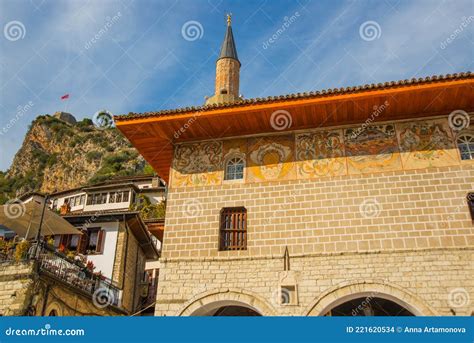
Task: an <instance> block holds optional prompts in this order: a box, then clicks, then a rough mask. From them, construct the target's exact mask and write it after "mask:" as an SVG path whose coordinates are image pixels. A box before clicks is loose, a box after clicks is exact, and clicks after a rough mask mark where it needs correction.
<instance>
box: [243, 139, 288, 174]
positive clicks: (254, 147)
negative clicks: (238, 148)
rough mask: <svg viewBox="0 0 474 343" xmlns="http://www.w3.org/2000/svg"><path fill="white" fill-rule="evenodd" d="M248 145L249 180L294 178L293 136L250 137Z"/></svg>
mask: <svg viewBox="0 0 474 343" xmlns="http://www.w3.org/2000/svg"><path fill="white" fill-rule="evenodd" d="M248 147H249V151H248V158H247V166H248V168H247V169H248V170H247V175H248V177H247V180H248V181H249V182H256V181H269V180H288V179H294V178H295V168H294V163H293V150H294V136H292V135H291V136H290V135H286V136H270V137H260V138H251V139H250V140H249V145H248Z"/></svg>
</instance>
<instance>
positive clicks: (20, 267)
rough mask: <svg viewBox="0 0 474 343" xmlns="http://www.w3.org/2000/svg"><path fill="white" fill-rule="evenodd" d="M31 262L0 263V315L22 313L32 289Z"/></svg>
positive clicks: (27, 304) (17, 314)
mask: <svg viewBox="0 0 474 343" xmlns="http://www.w3.org/2000/svg"><path fill="white" fill-rule="evenodd" d="M32 273H33V264H32V263H14V264H12V263H0V315H2V316H19V315H23V314H24V313H25V311H26V309H27V307H28V306H29V301H30V296H31V294H32V292H33V289H34V281H33V279H32Z"/></svg>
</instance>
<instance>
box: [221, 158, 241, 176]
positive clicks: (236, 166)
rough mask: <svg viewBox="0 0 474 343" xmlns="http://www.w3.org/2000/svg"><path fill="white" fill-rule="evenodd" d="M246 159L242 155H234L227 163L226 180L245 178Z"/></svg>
mask: <svg viewBox="0 0 474 343" xmlns="http://www.w3.org/2000/svg"><path fill="white" fill-rule="evenodd" d="M244 167H245V161H244V159H243V158H242V157H233V158H231V159H229V160H228V161H227V163H226V165H225V177H224V179H225V180H241V179H243V178H244Z"/></svg>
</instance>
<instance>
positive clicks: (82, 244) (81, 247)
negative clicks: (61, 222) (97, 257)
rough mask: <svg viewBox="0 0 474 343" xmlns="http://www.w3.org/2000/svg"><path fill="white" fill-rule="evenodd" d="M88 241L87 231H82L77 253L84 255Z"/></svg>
mask: <svg viewBox="0 0 474 343" xmlns="http://www.w3.org/2000/svg"><path fill="white" fill-rule="evenodd" d="M88 241H89V236H88V235H87V231H82V235H81V237H80V239H79V245H78V247H77V252H78V253H81V254H84V253H85V252H86V248H87V242H88Z"/></svg>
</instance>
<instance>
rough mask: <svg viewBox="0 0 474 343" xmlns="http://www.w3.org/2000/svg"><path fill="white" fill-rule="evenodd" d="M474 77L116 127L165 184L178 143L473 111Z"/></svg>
mask: <svg viewBox="0 0 474 343" xmlns="http://www.w3.org/2000/svg"><path fill="white" fill-rule="evenodd" d="M473 99H474V75H473V74H471V73H470V72H467V73H460V74H452V75H444V76H442V75H441V76H432V77H427V78H420V79H412V80H403V81H396V82H386V83H383V84H377V85H375V84H372V85H365V86H358V87H347V88H339V89H329V90H323V91H318V92H310V93H298V94H290V95H284V96H276V97H268V98H256V99H247V100H242V101H239V102H236V103H231V104H217V105H205V106H201V107H186V108H180V109H174V110H164V111H160V112H148V113H142V114H134V113H130V114H128V115H121V116H115V117H114V119H115V123H116V126H117V128H118V129H119V130H120V131H121V132H122V133H123V134H124V135H125V136H126V137H127V138H128V139H129V140H130V142H131V143H132V144H133V145H134V146H135V147H136V148H137V150H138V151H139V152H140V153H141V154H142V155H143V157H144V158H145V159H146V160H147V161H148V162H149V163H150V164H151V165H152V167H153V168H154V169H155V171H156V172H157V173H158V174H159V175H160V177H162V178H163V179H164V180H165V181H168V178H169V169H170V166H171V161H172V155H173V144H174V143H179V142H185V141H193V140H204V139H216V138H224V137H236V136H242V135H251V134H260V133H269V132H273V133H278V132H280V133H281V132H284V131H293V130H301V129H308V128H316V127H326V126H337V125H345V124H357V123H363V122H364V121H366V120H367V119H368V118H369V117H370V116H371V114H372V112H373V111H374V106H380V105H382V104H384V103H385V101H387V102H388V106H386V108H385V109H384V110H383V111H382V112H381V113H380V114H379V115H378V116H376V118H374V121H387V120H398V119H408V118H420V117H426V116H434V115H443V114H449V113H450V112H452V111H454V110H464V111H466V112H471V111H474V101H473ZM279 110H283V111H288V112H289V113H290V115H291V126H290V127H288V128H287V129H286V130H282V131H277V130H275V129H274V128H273V127H272V125H271V121H270V118H271V115H272V113H273V112H275V111H279Z"/></svg>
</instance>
